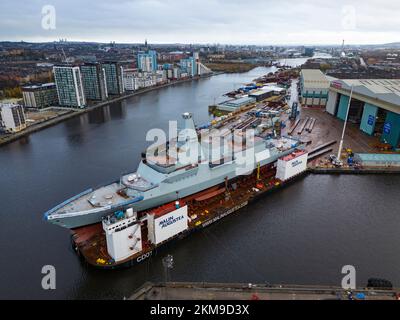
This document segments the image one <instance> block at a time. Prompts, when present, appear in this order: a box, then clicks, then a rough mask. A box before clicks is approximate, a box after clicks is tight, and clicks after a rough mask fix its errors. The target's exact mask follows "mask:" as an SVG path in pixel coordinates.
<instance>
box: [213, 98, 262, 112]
mask: <svg viewBox="0 0 400 320" xmlns="http://www.w3.org/2000/svg"><path fill="white" fill-rule="evenodd" d="M254 102H256V99H255V98H253V97H247V96H246V97H242V98H239V99H232V100H228V101H225V102H222V103H220V104H218V105H217V109H218V110H222V111H228V112H232V111H236V110H239V109H240V108H241V107H243V106H246V105H248V104H251V103H254Z"/></svg>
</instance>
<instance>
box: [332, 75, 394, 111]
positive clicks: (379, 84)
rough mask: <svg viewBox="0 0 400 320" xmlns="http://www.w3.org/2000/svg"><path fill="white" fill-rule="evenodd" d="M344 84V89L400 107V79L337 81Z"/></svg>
mask: <svg viewBox="0 0 400 320" xmlns="http://www.w3.org/2000/svg"><path fill="white" fill-rule="evenodd" d="M335 82H336V83H338V82H340V83H342V84H344V86H343V89H346V90H350V88H351V86H353V90H354V92H355V93H359V94H362V95H364V96H367V97H371V98H374V99H378V100H381V101H383V102H388V103H391V104H393V105H397V106H400V79H360V80H358V79H357V80H355V79H349V80H337V81H335Z"/></svg>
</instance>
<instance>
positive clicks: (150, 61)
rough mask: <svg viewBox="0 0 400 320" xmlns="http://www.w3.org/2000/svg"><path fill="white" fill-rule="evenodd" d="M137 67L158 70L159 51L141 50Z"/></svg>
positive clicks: (144, 69)
mask: <svg viewBox="0 0 400 320" xmlns="http://www.w3.org/2000/svg"><path fill="white" fill-rule="evenodd" d="M137 67H138V68H139V69H140V70H142V71H147V72H150V71H156V70H157V69H158V64H157V52H156V51H154V50H149V51H148V52H139V53H138V55H137Z"/></svg>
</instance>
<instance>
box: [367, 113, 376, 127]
mask: <svg viewBox="0 0 400 320" xmlns="http://www.w3.org/2000/svg"><path fill="white" fill-rule="evenodd" d="M374 122H375V117H374V116H373V115H369V116H368V124H369V125H370V126H373V125H374Z"/></svg>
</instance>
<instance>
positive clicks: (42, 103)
mask: <svg viewBox="0 0 400 320" xmlns="http://www.w3.org/2000/svg"><path fill="white" fill-rule="evenodd" d="M22 96H23V99H24V105H25V107H26V108H37V109H43V108H47V107H51V106H56V105H58V95H57V88H56V84H55V83H53V82H52V83H44V84H39V85H30V86H24V87H22Z"/></svg>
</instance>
